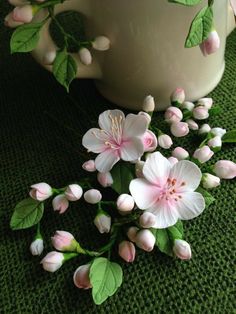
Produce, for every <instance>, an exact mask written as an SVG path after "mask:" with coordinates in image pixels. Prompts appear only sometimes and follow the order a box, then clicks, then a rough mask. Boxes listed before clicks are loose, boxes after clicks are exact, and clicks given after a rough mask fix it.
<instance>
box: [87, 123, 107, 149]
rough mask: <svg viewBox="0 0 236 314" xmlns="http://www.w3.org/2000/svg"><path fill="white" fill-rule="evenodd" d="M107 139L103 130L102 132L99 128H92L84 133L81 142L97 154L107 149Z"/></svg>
mask: <svg viewBox="0 0 236 314" xmlns="http://www.w3.org/2000/svg"><path fill="white" fill-rule="evenodd" d="M108 139H109V136H108V135H107V134H106V133H105V132H102V131H101V130H100V129H96V128H93V129H90V130H88V132H87V133H85V135H84V136H83V139H82V144H83V146H84V147H85V148H87V149H88V150H89V151H91V152H93V153H97V154H99V153H101V152H103V151H104V150H105V149H107V146H106V145H105V142H106V141H108Z"/></svg>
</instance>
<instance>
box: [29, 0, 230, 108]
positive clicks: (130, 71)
mask: <svg viewBox="0 0 236 314" xmlns="http://www.w3.org/2000/svg"><path fill="white" fill-rule="evenodd" d="M206 3H207V1H203V2H202V3H201V4H200V5H198V6H195V7H185V6H181V5H177V4H171V3H168V1H167V0H128V1H127V0H68V1H65V2H64V3H63V4H60V5H57V6H56V8H55V12H56V13H60V12H63V11H67V10H73V11H78V12H80V13H82V14H84V15H85V16H86V33H87V34H88V36H89V37H90V38H94V37H96V36H99V35H105V36H107V37H108V38H109V39H110V41H111V48H110V50H108V51H106V52H98V51H94V52H93V63H92V64H91V65H90V66H85V65H83V64H81V63H80V61H79V57H78V55H75V58H76V60H77V62H78V69H79V70H78V73H77V77H78V78H94V79H96V86H97V88H98V90H99V91H100V93H101V94H102V95H104V96H105V97H106V98H107V99H109V100H111V101H112V102H114V103H115V104H117V105H120V106H122V107H126V108H128V109H133V110H140V109H141V106H142V101H143V99H144V97H145V96H146V95H149V94H151V95H153V96H154V97H155V99H156V102H157V109H158V110H162V109H164V108H166V107H167V106H168V105H169V95H170V94H171V92H172V91H173V90H174V89H175V88H176V87H183V88H184V89H185V91H186V96H187V99H188V100H192V101H194V100H197V99H199V98H201V97H203V96H205V95H207V94H208V93H209V92H211V91H212V90H213V89H214V88H215V87H216V85H217V84H218V83H219V81H220V79H221V77H222V75H223V72H224V67H225V62H224V52H225V43H226V37H227V35H228V34H229V33H230V31H231V30H232V29H233V28H234V26H235V20H234V15H233V11H232V10H231V9H230V7H229V1H228V0H215V4H214V15H215V28H216V30H217V32H218V33H219V35H220V39H221V47H220V49H219V50H218V51H217V53H215V54H213V55H210V56H208V57H204V56H203V55H202V53H201V51H200V49H199V47H195V48H190V49H187V48H184V42H185V38H186V36H187V33H188V30H189V26H190V24H191V21H192V20H193V17H194V16H195V15H196V14H197V12H198V11H199V9H200V8H201V7H203V6H204V5H206ZM51 45H52V40H51V38H50V36H49V32H48V23H47V24H46V26H45V27H44V29H43V30H42V32H41V38H40V41H39V44H38V46H37V48H36V49H35V51H34V53H33V54H34V57H35V58H36V59H37V60H38V61H39V62H40V63H41V64H42V65H43V66H45V67H46V68H48V69H49V70H51V68H52V67H51V66H46V65H44V64H43V61H42V60H43V56H44V54H45V51H47V50H48V49H50V46H51Z"/></svg>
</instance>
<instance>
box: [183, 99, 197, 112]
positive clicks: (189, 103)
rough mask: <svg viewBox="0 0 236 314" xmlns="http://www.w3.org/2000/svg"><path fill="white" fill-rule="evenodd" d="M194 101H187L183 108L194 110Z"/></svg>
mask: <svg viewBox="0 0 236 314" xmlns="http://www.w3.org/2000/svg"><path fill="white" fill-rule="evenodd" d="M193 108H194V103H192V102H190V101H185V102H183V103H182V105H181V109H187V110H188V111H193Z"/></svg>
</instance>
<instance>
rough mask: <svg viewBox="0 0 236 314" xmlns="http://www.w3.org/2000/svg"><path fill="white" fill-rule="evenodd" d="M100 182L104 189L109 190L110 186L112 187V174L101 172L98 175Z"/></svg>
mask: <svg viewBox="0 0 236 314" xmlns="http://www.w3.org/2000/svg"><path fill="white" fill-rule="evenodd" d="M97 179H98V182H99V183H100V184H101V186H103V187H104V188H107V187H109V186H112V184H113V179H112V175H111V173H110V172H106V173H101V172H99V173H98V175H97Z"/></svg>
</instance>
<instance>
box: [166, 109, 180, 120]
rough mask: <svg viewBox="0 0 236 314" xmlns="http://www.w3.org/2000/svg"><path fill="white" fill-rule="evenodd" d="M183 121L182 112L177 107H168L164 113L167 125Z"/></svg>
mask: <svg viewBox="0 0 236 314" xmlns="http://www.w3.org/2000/svg"><path fill="white" fill-rule="evenodd" d="M182 119H183V113H182V111H181V110H180V109H179V108H177V107H169V108H167V109H166V112H165V120H166V122H168V123H174V122H180V121H181V120H182Z"/></svg>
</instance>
